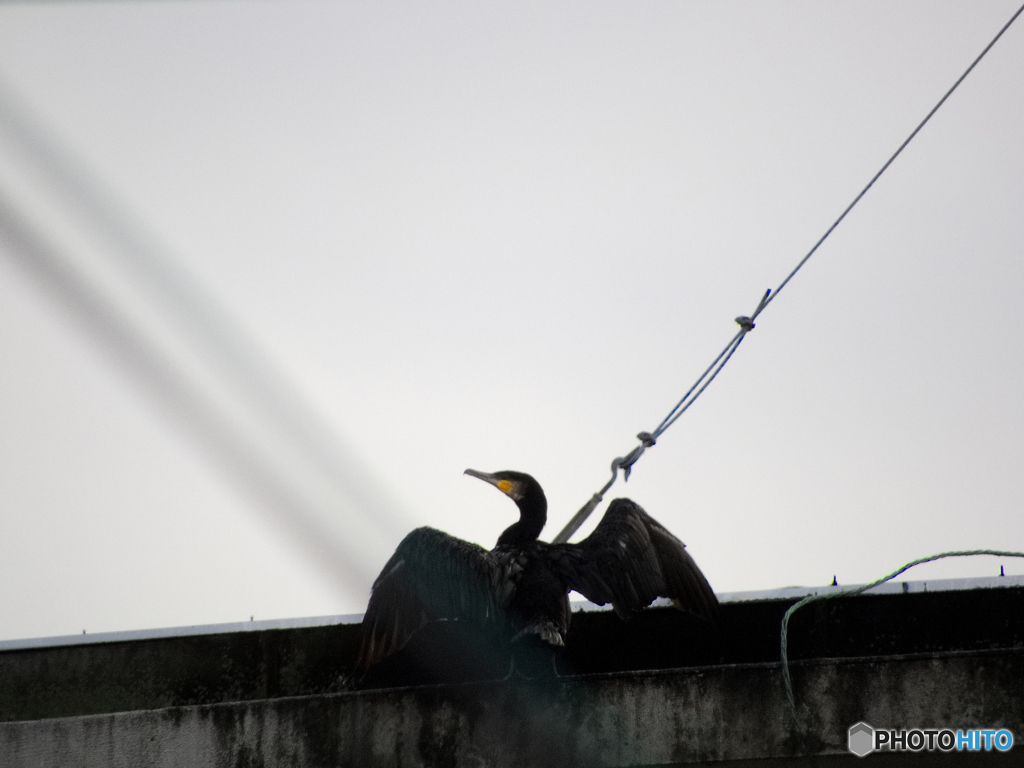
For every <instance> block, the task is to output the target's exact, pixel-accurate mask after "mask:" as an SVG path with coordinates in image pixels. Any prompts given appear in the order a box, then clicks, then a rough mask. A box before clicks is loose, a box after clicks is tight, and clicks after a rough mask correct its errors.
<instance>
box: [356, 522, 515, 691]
mask: <svg viewBox="0 0 1024 768" xmlns="http://www.w3.org/2000/svg"><path fill="white" fill-rule="evenodd" d="M514 568H515V563H505V562H503V560H502V558H500V557H497V556H495V555H493V554H492V553H491V552H488V551H487V550H485V549H484V548H483V547H480V546H477V545H476V544H472V543H470V542H468V541H463V540H462V539H457V538H455V537H454V536H449V535H448V534H447V533H444V532H442V531H438V530H435V529H433V528H417V529H416V530H414V531H413V532H412V533H410V534H409V535H408V536H406V537H405V538H404V539H402V543H401V544H399V545H398V549H396V550H395V554H393V555H392V556H391V559H390V560H388V562H387V565H385V566H384V570H383V571H381V573H380V576H378V577H377V579H376V581H374V583H373V590H372V592H371V593H370V602H369V604H368V605H367V606H366V613H365V614H364V615H363V625H362V638H361V641H360V647H359V655H358V657H357V660H356V671H357V673H359V674H362V673H364V672H365V671H366V670H367V669H369V668H370V667H371V666H373V665H374V664H376V663H377V662H378V661H381V660H382V659H384V658H386V657H387V656H390V655H391V654H392V653H394V652H395V651H397V650H399V649H400V648H402V647H403V646H404V645H405V644H406V643H407V642H408V641H409V638H411V637H412V635H413V634H414V633H415V632H416V630H418V629H419V628H420V627H422V626H423V625H424V624H426V623H427V622H428V621H434V620H437V619H462V620H467V621H472V622H475V623H478V624H486V623H489V622H493V621H495V620H497V618H498V615H499V612H500V611H501V610H502V608H503V606H504V604H505V603H507V601H508V594H507V590H508V588H507V586H506V585H508V584H511V574H510V573H509V571H511V570H514Z"/></svg>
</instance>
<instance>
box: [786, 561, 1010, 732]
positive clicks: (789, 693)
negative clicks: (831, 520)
mask: <svg viewBox="0 0 1024 768" xmlns="http://www.w3.org/2000/svg"><path fill="white" fill-rule="evenodd" d="M973 555H994V556H996V557H1024V552H1003V551H1002V550H998V549H970V550H963V551H958V552H942V553H940V554H938V555H932V556H931V557H922V558H920V559H919V560H912V561H911V562H909V563H907V564H906V565H904V566H903V567H902V568H899V569H898V570H895V571H893V572H892V573H890V574H889V575H888V576H885V577H883V578H881V579H879V580H878V581H873V582H871V583H870V584H865V585H864V586H861V587H854V588H853V589H844V590H842V591H839V592H828V593H825V594H820V595H808V596H807V597H805V598H803V599H802V600H799V601H797V602H796V603H794V604H793V605H792V606H790V608H789V610H788V611H786V615H785V616H783V617H782V632H781V635H780V638H779V644H780V646H781V651H782V679H783V680H784V681H785V683H786V698H787V699H788V700H789V711H790V713H792V715H793V722H797V715H796V698H795V697H794V696H793V679H792V677H790V674H789V620H790V618H791V617H792V616H793V614H794V613H796V612H797V611H798V610H800V609H801V608H803V607H804V606H805V605H807V604H808V603H813V602H814V601H815V600H829V599H831V598H833V597H849V596H852V595H859V594H861V593H862V592H867V591H868V590H869V589H871V588H873V587H877V586H878V585H880V584H885V582H887V581H891V580H892V579H895V578H896V577H897V576H899V575H900V574H901V573H903V572H905V571H909V570H910V569H911V568H913V567H914V566H915V565H921V564H922V563H930V562H932V561H933V560H942V559H943V558H945V557H971V556H973Z"/></svg>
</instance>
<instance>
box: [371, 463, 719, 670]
mask: <svg viewBox="0 0 1024 768" xmlns="http://www.w3.org/2000/svg"><path fill="white" fill-rule="evenodd" d="M465 474H467V475H471V476H473V477H476V478H479V479H481V480H483V481H485V482H488V483H490V484H491V485H493V486H495V487H497V488H498V489H499V490H500V491H502V492H503V493H505V494H506V495H507V496H509V497H510V498H511V499H512V500H513V501H515V503H516V506H518V507H519V520H518V521H517V522H516V523H513V524H512V525H511V526H509V527H508V528H507V529H506V530H505V531H504V532H503V533H502V534H501V536H499V537H498V543H497V544H496V545H495V547H494V549H492V550H490V551H488V550H486V549H484V548H483V547H481V546H478V545H476V544H473V543H470V542H468V541H463V540H462V539H458V538H455V537H454V536H450V535H449V534H447V533H444V532H442V531H439V530H436V529H434V528H417V529H416V530H414V531H413V532H412V533H410V534H409V535H408V536H406V537H405V538H404V539H403V540H402V542H401V544H399V545H398V549H396V550H395V554H394V555H392V556H391V559H390V560H388V562H387V564H386V565H385V566H384V570H383V571H381V574H380V576H378V577H377V579H376V581H374V583H373V589H372V591H371V594H370V602H369V605H368V606H367V608H366V614H365V615H364V617H363V625H362V638H361V642H360V648H359V655H358V658H357V661H356V674H357V675H362V674H365V673H366V671H367V670H368V669H369V668H370V667H372V666H373V665H374V664H376V663H378V662H379V661H382V660H383V659H385V658H387V657H388V656H390V655H391V654H392V653H394V652H395V651H398V650H399V649H401V648H402V647H403V646H404V645H405V644H406V643H407V642H408V641H409V639H410V638H411V637H412V636H413V634H414V633H415V632H416V631H417V630H418V629H420V628H421V627H423V626H424V625H425V624H427V623H428V622H431V621H436V620H440V619H458V620H460V621H466V622H471V623H474V624H477V625H497V626H498V627H499V628H500V629H503V630H504V631H505V632H506V633H507V635H506V636H507V637H508V638H510V639H511V640H512V641H516V640H519V639H520V638H523V637H526V636H529V635H535V636H536V637H537V638H538V639H539V640H541V641H543V642H544V643H545V644H547V645H549V646H561V645H563V644H564V637H565V634H566V632H567V631H568V629H569V621H570V619H571V613H570V609H569V591H570V590H575V591H576V592H579V593H580V594H581V595H583V596H584V597H586V598H587V599H588V600H590V601H591V602H593V603H597V604H598V605H604V604H605V603H611V604H612V607H613V608H614V609H615V612H616V613H617V614H618V615H619V616H620V617H622V618H628V617H629V616H630V615H631V614H633V613H636V612H638V611H640V610H642V609H644V608H646V607H647V606H648V605H650V604H651V602H652V601H653V600H654V599H655V598H656V597H667V598H671V599H672V601H673V603H674V605H675V606H676V607H677V608H679V609H681V610H684V611H689V612H691V613H694V614H696V615H697V616H700V617H703V618H705V619H709V620H714V619H715V617H716V615H717V611H718V600H717V598H716V597H715V593H714V592H713V591H712V590H711V587H710V585H709V584H708V582H707V579H705V578H704V574H702V573H701V571H700V569H699V568H698V567H697V564H696V563H695V562H694V561H693V558H691V557H690V555H689V554H688V553H687V552H686V547H685V545H684V544H683V542H681V541H680V540H679V539H677V538H676V537H675V536H673V535H672V534H671V533H670V532H669V531H668V530H667V529H666V528H665V527H664V526H662V525H661V524H660V523H658V521H656V520H655V519H654V518H653V517H651V516H650V515H648V514H647V513H646V512H644V510H643V509H641V508H640V506H639V505H638V504H636V503H635V502H633V501H630V500H629V499H615V500H614V501H612V502H611V504H610V505H609V506H608V511H607V512H606V513H605V515H604V517H603V518H602V520H601V522H600V523H599V524H598V526H597V528H595V529H594V532H593V533H591V534H590V536H588V537H587V538H585V539H584V540H583V541H581V542H579V543H578V544H548V543H546V542H543V541H538V537H539V536H540V532H541V530H542V529H543V528H544V523H545V522H546V520H547V499H546V498H545V496H544V491H543V490H542V489H541V487H540V484H539V483H538V482H537V481H536V480H534V479H533V478H532V477H530V475H527V474H524V473H522V472H512V471H502V472H495V473H493V474H489V473H486V472H477V471H476V470H473V469H467V470H466V472H465Z"/></svg>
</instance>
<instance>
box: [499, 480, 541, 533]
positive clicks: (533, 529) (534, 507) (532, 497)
mask: <svg viewBox="0 0 1024 768" xmlns="http://www.w3.org/2000/svg"><path fill="white" fill-rule="evenodd" d="M516 506H518V507H519V522H517V523H513V524H512V525H510V526H509V527H508V528H506V529H505V530H504V532H503V533H502V534H501V536H499V537H498V546H502V545H508V544H528V543H530V542H531V541H536V540H537V537H538V536H540V532H541V531H542V530H544V523H546V522H547V520H548V500H547V499H546V498H545V497H544V491H542V490H540V488H537V489H536V490H535V491H530V492H529V493H528V494H527V495H526V496H524V497H523V498H521V499H519V500H518V501H516Z"/></svg>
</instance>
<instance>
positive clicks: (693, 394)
mask: <svg viewBox="0 0 1024 768" xmlns="http://www.w3.org/2000/svg"><path fill="white" fill-rule="evenodd" d="M771 293H772V290H771V288H769V289H768V290H767V291H765V294H764V296H763V297H761V301H759V302H758V304H757V308H756V309H755V310H754V312H753V314H752V315H751V316H750V317H747V316H746V315H743V316H741V317H738V318H736V322H737V323H739V325H740V330H739V331H737V333H736V335H735V336H733V338H732V340H731V341H730V342H729V343H728V344H727V345H726V347H725V349H723V350H722V351H721V353H720V354H719V355H718V357H716V358H715V359H714V361H713V362H712V363H711V365H709V366H708V367H707V369H706V370H705V371H704V373H702V374H701V375H700V378H698V379H697V381H696V382H694V384H693V386H692V387H690V388H689V390H687V392H686V394H685V395H683V397H682V399H681V400H680V401H679V402H678V403H676V405H675V408H673V409H672V410H671V411H670V412H669V414H668V416H666V417H665V418H664V419H662V422H661V423H660V424H659V425H658V426H657V428H656V429H655V430H654V431H653V432H641V433H639V434H638V435H637V436H636V437H637V440H639V441H640V444H639V445H637V446H636V447H635V448H633V450H631V451H630V452H629V453H627V454H626V455H625V456H619V457H618V458H616V459H614V460H613V461H612V467H611V470H612V476H611V478H609V480H608V482H607V483H605V484H604V487H603V488H601V490H599V491H598V492H597V493H595V494H594V495H593V496H591V497H590V501H588V502H587V503H586V504H584V505H583V507H581V508H580V510H579V512H577V513H576V514H575V515H573V516H572V519H571V520H570V521H569V522H568V523H566V524H565V527H564V528H563V529H562V530H561V531H559V533H558V535H557V536H555V538H553V539H552V540H551V542H552V543H553V544H564V543H565V542H567V541H568V540H569V538H570V537H571V536H572V535H573V534H574V533H576V531H577V530H579V527H580V526H581V525H583V521H584V520H586V519H587V518H588V517H589V516H590V513H591V512H593V511H594V510H595V509H597V505H598V504H600V503H601V502H602V501H603V500H604V495H605V494H606V493H607V492H608V489H609V488H611V487H612V486H613V485H614V484H615V480H616V479H617V478H618V473H619V470H620V469H621V470H622V477H623V480H624V481H628V480H629V475H630V473H631V472H632V471H633V465H634V464H636V462H637V461H638V460H639V459H640V457H641V456H643V455H644V451H646V450H647V449H648V448H651V447H653V446H654V445H656V444H657V442H658V438H659V437H660V436H661V435H662V433H663V432H664V431H665V430H666V429H668V428H669V427H671V426H672V425H673V424H675V422H676V420H677V419H678V418H679V417H680V416H682V415H683V414H684V413H686V411H687V409H688V408H689V407H690V406H691V405H693V403H694V402H695V401H696V400H697V398H698V397H700V396H701V394H702V393H703V392H704V390H705V389H707V388H708V385H709V384H710V383H711V382H712V381H714V380H715V377H716V376H718V374H719V372H720V371H721V370H722V368H724V367H725V364H726V363H728V362H729V358H731V357H732V355H733V353H734V352H735V351H736V349H737V347H739V345H740V342H741V341H743V338H744V337H745V336H746V335H747V334H748V333H750V331H752V330H753V329H754V318H756V317H757V316H758V315H759V314H760V313H761V311H762V310H763V309H764V308H765V307H766V306H768V297H769V296H771ZM741 321H742V322H741Z"/></svg>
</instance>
